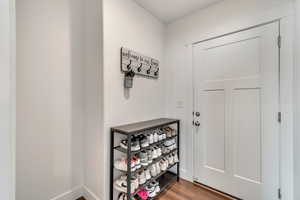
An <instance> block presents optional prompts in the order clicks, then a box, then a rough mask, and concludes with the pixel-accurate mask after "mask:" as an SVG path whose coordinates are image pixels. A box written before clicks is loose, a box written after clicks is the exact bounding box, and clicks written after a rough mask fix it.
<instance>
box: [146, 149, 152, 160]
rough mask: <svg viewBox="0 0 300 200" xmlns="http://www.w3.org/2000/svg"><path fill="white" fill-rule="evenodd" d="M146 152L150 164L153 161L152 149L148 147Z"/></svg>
mask: <svg viewBox="0 0 300 200" xmlns="http://www.w3.org/2000/svg"><path fill="white" fill-rule="evenodd" d="M147 154H148V164H151V163H152V162H153V150H152V149H148V150H147Z"/></svg>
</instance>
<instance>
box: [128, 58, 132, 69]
mask: <svg viewBox="0 0 300 200" xmlns="http://www.w3.org/2000/svg"><path fill="white" fill-rule="evenodd" d="M131 62H132V61H131V60H130V61H129V64H128V65H127V69H128V70H130V69H131V66H130V65H131Z"/></svg>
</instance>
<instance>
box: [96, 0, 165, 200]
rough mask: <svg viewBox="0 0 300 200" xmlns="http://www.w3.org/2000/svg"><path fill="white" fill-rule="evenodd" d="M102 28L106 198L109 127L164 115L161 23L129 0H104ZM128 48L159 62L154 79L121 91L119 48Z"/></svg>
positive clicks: (136, 82)
mask: <svg viewBox="0 0 300 200" xmlns="http://www.w3.org/2000/svg"><path fill="white" fill-rule="evenodd" d="M103 20H104V21H103V30H104V36H103V38H104V39H103V41H104V131H103V132H102V137H103V141H102V145H100V147H102V151H103V152H102V155H101V156H102V158H103V159H104V163H105V164H104V165H103V168H102V170H101V176H102V177H105V179H104V181H103V182H102V185H101V188H99V189H100V190H99V191H98V192H97V194H98V195H99V196H100V197H101V198H102V199H103V200H104V199H108V191H109V185H108V183H109V179H108V177H109V176H108V175H109V162H108V161H109V156H108V155H109V128H110V127H112V126H116V125H119V124H124V123H131V122H136V121H142V120H149V119H153V118H159V117H164V116H165V105H166V104H165V100H164V96H165V79H166V77H167V76H168V74H167V71H166V70H165V69H166V66H165V64H164V59H163V58H164V43H165V37H164V34H165V32H164V30H165V29H164V25H163V24H162V23H161V22H160V21H158V20H157V19H156V18H154V17H153V16H152V15H150V14H149V13H148V12H147V11H145V10H144V9H143V8H141V7H139V6H138V5H137V4H136V3H134V2H133V1H132V0H104V1H103ZM121 47H127V48H130V49H133V50H135V51H137V52H140V53H142V54H144V55H148V56H150V57H153V58H156V59H158V60H159V61H160V67H161V71H160V77H159V79H157V80H153V79H147V78H142V77H135V78H134V83H133V88H132V89H130V90H124V87H123V78H124V75H123V74H122V73H121V72H120V48H121Z"/></svg>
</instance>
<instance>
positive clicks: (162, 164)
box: [159, 158, 169, 171]
mask: <svg viewBox="0 0 300 200" xmlns="http://www.w3.org/2000/svg"><path fill="white" fill-rule="evenodd" d="M159 166H160V169H161V171H166V170H167V169H168V167H169V161H168V159H166V158H163V159H161V160H160V161H159Z"/></svg>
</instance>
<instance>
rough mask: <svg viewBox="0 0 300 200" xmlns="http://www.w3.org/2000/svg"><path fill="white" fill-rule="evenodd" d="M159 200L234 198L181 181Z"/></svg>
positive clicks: (225, 199)
mask: <svg viewBox="0 0 300 200" xmlns="http://www.w3.org/2000/svg"><path fill="white" fill-rule="evenodd" d="M158 200H232V198H229V197H225V196H223V195H221V194H218V193H215V192H212V191H210V190H208V189H204V188H203V187H200V186H198V185H196V184H194V183H191V182H188V181H185V180H180V182H178V183H176V184H174V185H173V186H172V187H171V188H170V189H168V190H166V192H164V193H163V194H162V195H161V196H160V197H159V198H158Z"/></svg>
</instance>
